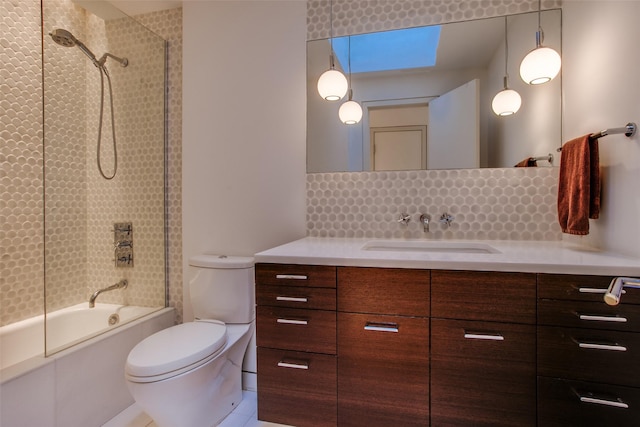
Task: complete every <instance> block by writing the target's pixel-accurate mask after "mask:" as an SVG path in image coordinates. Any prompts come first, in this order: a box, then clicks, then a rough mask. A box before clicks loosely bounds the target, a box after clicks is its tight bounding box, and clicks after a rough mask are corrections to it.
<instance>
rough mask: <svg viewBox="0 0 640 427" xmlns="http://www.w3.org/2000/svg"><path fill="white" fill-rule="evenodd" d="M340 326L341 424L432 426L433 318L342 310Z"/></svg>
mask: <svg viewBox="0 0 640 427" xmlns="http://www.w3.org/2000/svg"><path fill="white" fill-rule="evenodd" d="M366 326H369V327H371V328H370V329H365V327H366ZM338 328H339V330H338V348H339V351H340V353H339V355H338V372H340V375H339V377H338V396H339V399H338V421H339V425H340V426H341V427H347V426H357V427H362V426H367V427H369V426H403V427H408V426H428V425H429V319H425V318H415V317H399V316H380V315H372V314H349V313H338ZM394 328H397V332H393V331H394Z"/></svg>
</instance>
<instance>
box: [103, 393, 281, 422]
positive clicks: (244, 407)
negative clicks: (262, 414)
mask: <svg viewBox="0 0 640 427" xmlns="http://www.w3.org/2000/svg"><path fill="white" fill-rule="evenodd" d="M102 427H156V423H154V422H153V420H152V419H151V417H149V416H148V415H147V414H145V413H144V412H142V410H141V409H140V408H138V407H137V406H136V404H135V403H134V404H133V405H131V406H130V407H128V408H127V409H125V410H124V411H122V412H121V413H120V414H118V415H117V416H116V417H115V418H113V419H112V420H111V421H109V422H108V423H106V424H104V425H103V426H102ZM218 427H286V426H283V425H282V424H273V423H267V422H264V421H258V396H257V394H256V393H255V392H253V391H246V390H245V391H243V392H242V402H241V403H240V405H239V406H238V407H237V408H236V409H235V410H234V411H233V412H232V413H231V414H229V416H228V417H227V418H225V419H224V421H222V422H221V423H220V424H218Z"/></svg>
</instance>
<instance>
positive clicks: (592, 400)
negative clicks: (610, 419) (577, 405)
mask: <svg viewBox="0 0 640 427" xmlns="http://www.w3.org/2000/svg"><path fill="white" fill-rule="evenodd" d="M580 402H584V403H594V404H596V405H605V406H613V407H615V408H623V409H629V405H627V404H626V403H624V402H623V401H622V400H620V399H618V400H608V399H598V398H596V397H587V396H580Z"/></svg>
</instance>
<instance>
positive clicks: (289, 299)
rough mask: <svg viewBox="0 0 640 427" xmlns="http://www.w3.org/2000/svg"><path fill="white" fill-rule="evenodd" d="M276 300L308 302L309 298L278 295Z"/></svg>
mask: <svg viewBox="0 0 640 427" xmlns="http://www.w3.org/2000/svg"><path fill="white" fill-rule="evenodd" d="M276 301H288V302H307V301H308V299H307V298H305V297H284V296H279V297H276Z"/></svg>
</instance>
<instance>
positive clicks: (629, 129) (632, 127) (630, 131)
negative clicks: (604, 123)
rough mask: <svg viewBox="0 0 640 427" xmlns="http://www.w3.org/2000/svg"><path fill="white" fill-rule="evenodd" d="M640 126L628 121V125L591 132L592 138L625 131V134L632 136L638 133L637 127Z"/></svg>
mask: <svg viewBox="0 0 640 427" xmlns="http://www.w3.org/2000/svg"><path fill="white" fill-rule="evenodd" d="M637 128H638V127H637V126H636V124H635V123H627V125H626V126H624V127H621V128H612V129H605V130H601V131H600V132H598V133H593V134H591V138H592V139H598V138H601V137H603V136H607V135H613V134H616V133H624V136H626V137H628V138H631V137H632V136H633V135H635V134H636V129H637Z"/></svg>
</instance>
